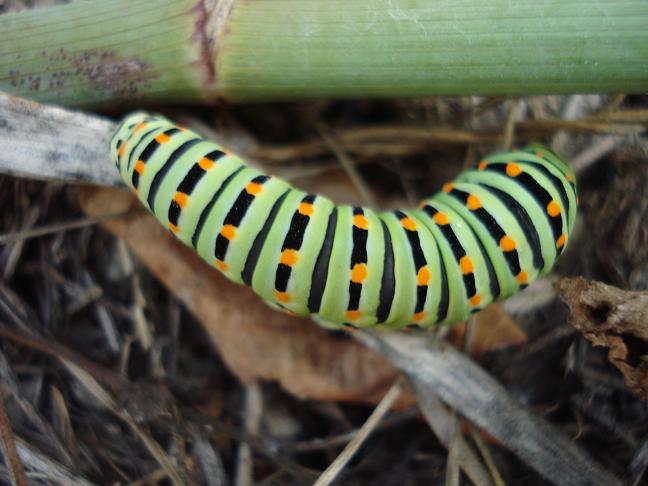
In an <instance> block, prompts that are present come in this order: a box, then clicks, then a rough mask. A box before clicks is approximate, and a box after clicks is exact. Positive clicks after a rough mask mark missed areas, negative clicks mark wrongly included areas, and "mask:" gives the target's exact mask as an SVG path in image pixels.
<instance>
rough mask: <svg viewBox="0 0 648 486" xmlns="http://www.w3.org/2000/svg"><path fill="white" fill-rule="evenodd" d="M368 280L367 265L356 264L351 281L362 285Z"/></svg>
mask: <svg viewBox="0 0 648 486" xmlns="http://www.w3.org/2000/svg"><path fill="white" fill-rule="evenodd" d="M365 278H367V265H365V264H364V263H356V264H355V265H353V270H351V281H352V282H354V283H362V282H363V281H364V279H365Z"/></svg>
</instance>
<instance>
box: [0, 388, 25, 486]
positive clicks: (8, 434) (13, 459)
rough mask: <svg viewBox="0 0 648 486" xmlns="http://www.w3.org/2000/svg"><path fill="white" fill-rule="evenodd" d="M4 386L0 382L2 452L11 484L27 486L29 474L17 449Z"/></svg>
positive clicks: (0, 436) (0, 437)
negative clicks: (5, 400)
mask: <svg viewBox="0 0 648 486" xmlns="http://www.w3.org/2000/svg"><path fill="white" fill-rule="evenodd" d="M4 396H5V393H4V388H3V386H2V383H0V439H1V440H2V452H3V455H4V463H5V464H6V465H7V469H8V470H9V476H10V478H11V484H12V485H13V486H27V484H28V483H27V476H26V475H25V469H24V468H23V465H22V462H21V461H20V458H19V457H18V452H17V450H16V442H15V441H14V435H13V431H12V430H11V424H10V423H9V417H8V416H7V411H6V409H5V404H4Z"/></svg>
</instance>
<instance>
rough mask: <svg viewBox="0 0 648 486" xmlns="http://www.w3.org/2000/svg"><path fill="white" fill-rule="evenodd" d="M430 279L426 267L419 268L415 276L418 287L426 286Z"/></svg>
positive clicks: (428, 270) (430, 275)
mask: <svg viewBox="0 0 648 486" xmlns="http://www.w3.org/2000/svg"><path fill="white" fill-rule="evenodd" d="M431 277H432V274H431V273H430V269H429V268H428V267H421V268H420V269H419V271H418V274H417V275H416V279H417V280H418V284H419V285H427V284H428V283H429V282H430V278H431Z"/></svg>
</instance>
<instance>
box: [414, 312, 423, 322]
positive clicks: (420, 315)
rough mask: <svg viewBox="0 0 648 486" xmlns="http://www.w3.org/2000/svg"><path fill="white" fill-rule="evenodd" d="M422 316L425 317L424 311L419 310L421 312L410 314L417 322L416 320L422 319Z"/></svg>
mask: <svg viewBox="0 0 648 486" xmlns="http://www.w3.org/2000/svg"><path fill="white" fill-rule="evenodd" d="M424 317H425V311H421V312H417V313H416V314H414V315H413V316H412V320H413V321H416V322H418V321H420V320H422V319H423V318H424Z"/></svg>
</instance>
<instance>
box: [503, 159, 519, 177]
mask: <svg viewBox="0 0 648 486" xmlns="http://www.w3.org/2000/svg"><path fill="white" fill-rule="evenodd" d="M521 173H522V168H521V167H520V166H519V165H517V164H515V163H513V162H509V163H508V164H506V175H507V176H509V177H517V176H519V175H520V174H521Z"/></svg>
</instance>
